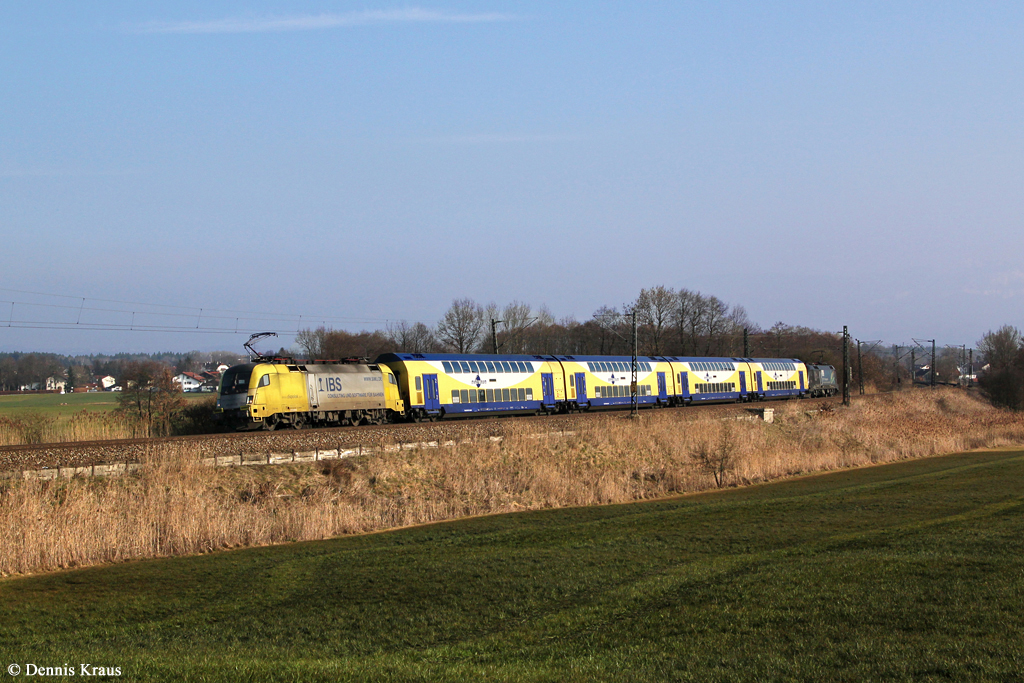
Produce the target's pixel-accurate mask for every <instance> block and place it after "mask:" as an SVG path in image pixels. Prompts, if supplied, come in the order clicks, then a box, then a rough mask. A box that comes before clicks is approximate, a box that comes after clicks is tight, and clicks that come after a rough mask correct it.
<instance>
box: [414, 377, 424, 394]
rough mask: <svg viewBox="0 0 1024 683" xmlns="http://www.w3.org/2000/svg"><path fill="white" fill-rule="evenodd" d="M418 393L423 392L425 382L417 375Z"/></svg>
mask: <svg viewBox="0 0 1024 683" xmlns="http://www.w3.org/2000/svg"><path fill="white" fill-rule="evenodd" d="M416 391H423V380H422V379H420V376H419V375H416Z"/></svg>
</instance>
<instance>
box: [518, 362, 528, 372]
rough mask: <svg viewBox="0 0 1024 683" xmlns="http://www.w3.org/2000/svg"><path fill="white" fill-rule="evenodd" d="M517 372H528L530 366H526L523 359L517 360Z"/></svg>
mask: <svg viewBox="0 0 1024 683" xmlns="http://www.w3.org/2000/svg"><path fill="white" fill-rule="evenodd" d="M519 372H530V368H528V367H526V363H524V362H523V361H519Z"/></svg>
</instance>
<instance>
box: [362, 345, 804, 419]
mask: <svg viewBox="0 0 1024 683" xmlns="http://www.w3.org/2000/svg"><path fill="white" fill-rule="evenodd" d="M376 362H377V363H379V364H380V365H383V366H387V367H389V368H390V369H391V371H392V372H393V373H394V374H395V377H396V378H397V381H398V385H399V390H400V392H401V395H402V398H403V399H404V404H405V405H406V406H407V411H408V414H409V416H410V417H412V418H413V419H436V418H439V417H443V416H446V415H449V416H459V415H463V416H464V415H471V414H481V413H483V414H486V413H491V414H493V413H536V412H555V411H557V412H566V411H576V410H590V409H594V408H614V407H624V406H628V405H630V404H631V402H632V386H631V385H632V369H631V365H630V364H631V362H632V359H631V358H630V357H629V356H540V355H536V356H528V355H486V354H442V353H426V354H421V353H389V354H385V355H383V356H380V357H379V358H377V360H376ZM805 377H806V368H805V367H804V365H803V363H801V362H800V361H796V360H791V359H752V358H690V357H675V356H671V357H667V356H666V357H662V356H643V357H640V358H638V360H637V379H636V382H637V387H636V389H637V402H638V404H639V405H640V406H642V407H643V406H650V407H655V406H669V405H688V404H691V403H694V402H725V401H756V400H767V399H774V398H789V397H793V396H802V395H805V394H806V392H807V387H806V381H805Z"/></svg>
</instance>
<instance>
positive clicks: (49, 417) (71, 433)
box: [0, 391, 216, 446]
mask: <svg viewBox="0 0 1024 683" xmlns="http://www.w3.org/2000/svg"><path fill="white" fill-rule="evenodd" d="M118 395H119V394H118V393H117V392H113V391H97V392H85V393H79V394H20V395H9V396H0V446H21V445H24V444H36V443H68V442H72V441H98V440H103V439H131V438H135V437H137V436H140V434H139V433H138V425H135V424H132V423H131V422H130V421H129V420H125V419H123V418H122V417H120V416H118V415H116V414H115V413H114V412H113V411H114V409H115V408H117V398H118ZM182 396H183V397H184V398H185V399H186V401H187V402H188V403H187V404H186V405H193V406H194V405H199V404H200V403H201V402H203V401H206V402H209V403H210V404H211V410H212V409H213V406H212V401H214V400H215V398H216V396H215V395H214V394H210V393H194V392H193V393H186V394H182Z"/></svg>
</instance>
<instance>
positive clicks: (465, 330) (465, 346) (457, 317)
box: [437, 298, 485, 353]
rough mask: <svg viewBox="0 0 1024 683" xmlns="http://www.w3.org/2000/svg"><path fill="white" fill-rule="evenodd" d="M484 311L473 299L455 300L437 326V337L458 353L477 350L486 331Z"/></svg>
mask: <svg viewBox="0 0 1024 683" xmlns="http://www.w3.org/2000/svg"><path fill="white" fill-rule="evenodd" d="M484 325H485V323H484V309H483V307H482V306H480V304H478V303H476V302H474V301H473V300H472V299H468V298H466V299H455V300H454V301H452V305H451V307H450V308H449V309H448V310H447V311H446V312H445V314H444V317H443V318H442V319H441V321H440V322H439V323H438V324H437V337H438V339H440V341H441V342H442V343H443V344H445V345H446V346H447V347H448V348H449V349H450V350H452V351H454V352H456V353H469V352H470V351H471V350H473V349H474V348H476V345H477V343H478V342H479V341H480V337H481V335H482V334H483V331H484Z"/></svg>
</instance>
